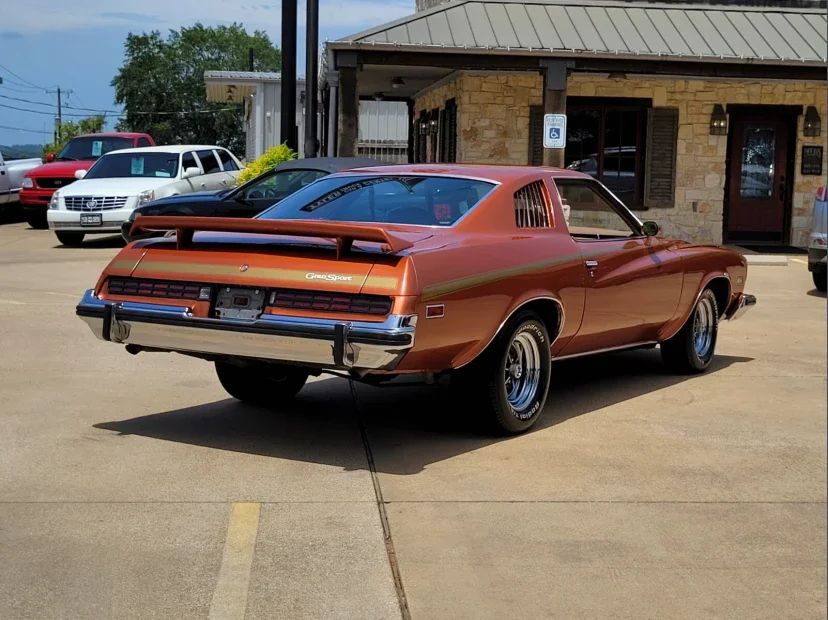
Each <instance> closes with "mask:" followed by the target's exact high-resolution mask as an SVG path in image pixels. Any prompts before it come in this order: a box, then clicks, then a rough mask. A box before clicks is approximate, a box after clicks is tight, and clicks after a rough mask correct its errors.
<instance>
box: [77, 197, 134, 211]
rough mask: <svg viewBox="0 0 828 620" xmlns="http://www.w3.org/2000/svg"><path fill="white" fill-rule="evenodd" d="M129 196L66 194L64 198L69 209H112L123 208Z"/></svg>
mask: <svg viewBox="0 0 828 620" xmlns="http://www.w3.org/2000/svg"><path fill="white" fill-rule="evenodd" d="M128 199H129V196H66V197H65V198H64V199H63V200H64V202H65V203H66V208H67V209H68V210H69V211H111V210H112V209H123V208H124V207H125V206H126V203H127V200H128Z"/></svg>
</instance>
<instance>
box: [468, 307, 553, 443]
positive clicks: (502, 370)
mask: <svg viewBox="0 0 828 620" xmlns="http://www.w3.org/2000/svg"><path fill="white" fill-rule="evenodd" d="M551 366H552V363H551V351H550V342H549V332H548V331H547V329H546V325H544V323H543V321H542V320H541V319H540V318H539V317H538V316H537V315H535V314H534V313H532V312H522V313H520V314H519V315H518V316H516V317H514V319H512V320H511V321H510V322H509V324H508V325H507V326H506V327H504V329H503V330H502V331H501V332H500V334H499V335H498V336H497V337H496V338H495V340H494V341H493V342H492V344H491V345H489V348H488V349H487V350H486V351H484V353H483V354H482V355H481V356H480V357H479V358H478V359H476V360H475V361H474V362H472V363H471V364H470V365H469V366H468V367H467V368H465V369H461V370H460V371H458V375H457V378H458V383H459V385H460V387H461V392H460V396H462V397H463V398H465V399H466V400H467V401H470V402H471V403H472V404H474V405H476V408H478V410H482V412H483V414H484V416H485V418H486V421H488V422H489V423H490V426H493V427H494V428H495V430H497V431H499V432H501V433H507V434H512V435H514V434H518V433H522V432H524V431H526V430H528V429H529V428H531V427H532V426H533V425H534V424H535V422H537V420H538V417H539V416H540V413H541V411H542V410H543V406H544V404H545V403H546V396H547V394H548V392H549V378H550V373H551Z"/></svg>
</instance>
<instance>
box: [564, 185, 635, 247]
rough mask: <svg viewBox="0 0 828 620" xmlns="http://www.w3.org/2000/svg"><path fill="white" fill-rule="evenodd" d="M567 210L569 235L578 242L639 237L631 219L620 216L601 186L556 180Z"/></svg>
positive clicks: (625, 215)
mask: <svg viewBox="0 0 828 620" xmlns="http://www.w3.org/2000/svg"><path fill="white" fill-rule="evenodd" d="M555 184H556V185H557V187H558V193H559V194H560V197H561V201H562V202H563V204H564V211H565V212H566V211H568V212H569V215H568V218H567V226H568V227H569V234H570V235H572V236H573V237H574V238H575V239H619V238H625V237H637V236H640V234H641V233H640V232H639V231H638V230H637V229H636V226H635V225H634V222H633V221H632V217H631V215H630V214H629V212H627V213H623V216H622V215H621V214H620V211H621V210H620V208H617V207H616V206H615V205H614V204H613V203H612V202H610V199H609V198H608V197H607V196H604V195H603V194H602V193H601V191H600V186H599V185H598V184H596V183H592V182H589V181H575V180H565V179H556V180H555Z"/></svg>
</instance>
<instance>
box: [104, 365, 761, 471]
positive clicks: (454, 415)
mask: <svg viewBox="0 0 828 620" xmlns="http://www.w3.org/2000/svg"><path fill="white" fill-rule="evenodd" d="M750 361H752V358H747V357H733V356H722V355H719V356H716V357H715V358H714V361H713V364H712V365H711V367H710V369H709V370H708V373H715V372H717V371H720V370H723V369H725V368H727V367H728V366H731V365H732V364H737V363H744V362H750ZM690 378H692V376H686V375H669V374H666V371H665V368H664V365H663V364H662V362H661V358H660V355H659V353H658V351H657V350H651V351H636V352H629V353H619V354H612V355H603V356H594V357H588V358H581V359H578V360H573V361H569V362H556V363H555V364H554V365H553V367H552V385H551V389H550V392H549V399H548V401H547V405H546V408H545V410H544V412H543V415H542V417H541V419H540V420H539V421H538V423H537V425H536V426H535V429H534V430H533V431H532V432H538V431H541V430H543V429H545V428H549V427H551V426H555V425H556V424H561V423H563V422H565V421H566V420H569V419H571V418H574V417H577V416H580V415H584V414H587V413H590V412H593V411H597V410H600V409H603V408H604V407H608V406H611V405H614V404H616V403H619V402H623V401H626V400H629V399H631V398H635V397H637V396H640V395H641V394H644V393H647V392H653V391H657V390H660V389H663V388H666V387H669V386H672V385H676V384H679V383H682V382H683V381H686V380H687V379H690ZM357 393H358V396H359V404H360V412H361V415H362V419H363V421H364V423H365V426H366V428H367V430H368V435H369V439H370V442H371V445H372V448H373V450H374V453H375V456H376V457H377V458H376V467H377V470H378V471H380V472H382V473H390V474H399V475H406V474H416V473H419V472H420V471H422V470H423V469H424V468H425V467H426V466H427V465H429V464H431V463H435V462H439V461H442V460H445V459H448V458H451V457H453V456H456V455H458V454H464V453H466V452H470V451H472V450H476V449H478V448H482V447H485V446H488V445H491V444H494V443H497V442H499V441H509V438H508V437H493V436H487V435H485V434H483V433H481V431H480V430H479V425H477V424H476V423H475V420H474V418H473V412H471V411H468V410H465V411H464V410H463V407H462V406H458V405H457V404H456V401H454V400H452V399H451V398H449V392H448V389H447V388H446V387H444V386H433V387H400V388H375V387H369V386H364V385H360V384H357ZM356 420H357V413H356V409H355V406H354V404H353V400H352V397H351V393H350V389H349V386H348V382H347V381H345V380H344V379H339V378H330V379H324V380H321V381H314V382H313V383H309V384H308V385H307V386H305V388H304V389H303V390H302V391H301V392H300V394H299V396H298V397H297V399H296V401H295V402H293V403H291V404H290V405H288V406H286V407H283V408H281V409H280V410H278V411H267V410H258V409H256V408H254V407H250V406H248V405H244V404H241V403H239V402H237V401H235V400H233V399H227V400H222V401H217V402H213V403H206V404H204V405H198V406H195V407H187V408H183V409H176V410H172V411H167V412H164V413H156V414H152V415H147V416H141V417H138V418H132V419H129V420H120V421H113V422H104V423H101V424H95V428H100V429H105V430H110V431H116V432H118V433H120V434H123V435H140V436H143V437H151V438H155V439H161V440H165V441H175V442H181V443H186V444H192V445H198V446H202V447H209V448H217V449H220V450H231V451H235V452H244V453H249V454H257V455H262V456H272V457H277V458H282V459H291V460H301V461H307V462H314V463H321V464H326V465H335V466H339V467H345V468H347V466H348V463H350V462H352V457H351V458H349V459H347V461H348V463H346V462H345V460H346V459H345V458H344V457H345V454H346V453H347V454H351V455H352V454H353V451H352V449H351V450H344V449H343V447H344V446H343V442H359V433H358V431H357V427H356ZM364 468H367V462H366V463H365V466H364V467H363V469H364Z"/></svg>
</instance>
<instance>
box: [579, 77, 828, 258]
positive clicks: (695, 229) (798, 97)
mask: <svg viewBox="0 0 828 620" xmlns="http://www.w3.org/2000/svg"><path fill="white" fill-rule="evenodd" d="M567 96H570V97H593V96H594V97H641V98H647V99H652V102H653V106H667V107H673V108H678V110H679V135H678V158H677V173H676V203H675V207H674V208H672V209H651V210H649V211H647V212H646V213H645V214H642V217H645V218H649V219H654V220H658V222H659V224H661V226H662V228H663V230H664V234H665V235H668V236H675V237H679V238H682V239H688V240H690V241H694V242H708V243H710V242H713V243H721V242H722V228H723V222H722V218H723V213H724V186H725V180H726V177H727V170H726V167H725V166H726V159H727V136H711V135H710V114H711V113H712V111H713V106H714V105H715V104H717V103H720V104H722V105H724V106H727V104H731V103H739V104H746V103H750V104H788V105H790V104H795V105H802V106H807V105H816V106H817V109H818V110H819V113H820V116H822V118H823V123H825V121H826V120H828V119H826V112H828V110H826V84H825V82H790V83H783V82H770V81H761V82H760V81H747V80H724V79H715V80H687V79H672V78H656V77H647V78H637V77H633V76H630V77H629V78H626V79H607V78H600V77H594V76H590V75H583V74H576V75H571V76H570V77H569V80H568V83H567ZM803 122H804V115H803V116H800V117H799V121H798V123H799V124H798V128H797V140H796V145H790V146H789V148H795V149H796V170H795V175H794V187H793V216H792V221H791V243H792V244H793V245H798V246H805V245H807V243H808V234H809V232H810V227H811V216H812V213H813V208H814V193H815V191H816V188H817V187H819V186H820V185H825V184H826V169H825V162H823V172H822V176H818V177H817V176H809V177H803V176H802V175H800V173H799V170H800V157H801V153H802V148H801V145H802V144H824V143H825V135H826V129H825V128H823V133H822V136H820V137H819V138H805V137H804V136H803V135H802V127H803Z"/></svg>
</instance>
